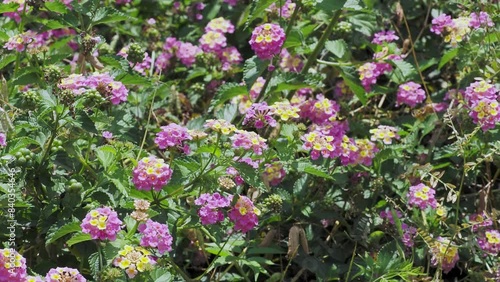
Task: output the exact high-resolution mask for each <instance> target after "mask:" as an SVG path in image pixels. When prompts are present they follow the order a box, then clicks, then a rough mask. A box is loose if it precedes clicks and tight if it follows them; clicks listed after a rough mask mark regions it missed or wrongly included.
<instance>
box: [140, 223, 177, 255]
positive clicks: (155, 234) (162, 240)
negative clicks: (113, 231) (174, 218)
mask: <svg viewBox="0 0 500 282" xmlns="http://www.w3.org/2000/svg"><path fill="white" fill-rule="evenodd" d="M138 230H139V233H141V234H142V237H141V243H140V244H141V246H143V247H152V248H157V249H158V252H159V253H160V254H164V253H165V252H169V251H171V250H172V241H173V238H172V235H170V231H169V230H168V225H166V224H161V223H159V222H156V221H153V220H151V219H149V220H148V221H147V222H146V223H143V224H141V225H139V227H138Z"/></svg>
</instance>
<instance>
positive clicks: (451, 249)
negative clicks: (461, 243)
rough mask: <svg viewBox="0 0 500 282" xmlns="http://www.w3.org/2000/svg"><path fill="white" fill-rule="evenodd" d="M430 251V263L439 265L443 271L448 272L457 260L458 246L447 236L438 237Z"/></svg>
mask: <svg viewBox="0 0 500 282" xmlns="http://www.w3.org/2000/svg"><path fill="white" fill-rule="evenodd" d="M431 253H432V258H431V263H432V265H433V266H438V265H440V266H441V268H442V269H443V272H444V273H448V272H450V270H451V269H452V268H453V267H455V264H456V263H457V261H458V260H459V257H458V247H457V246H455V245H454V244H453V243H452V242H451V241H450V240H449V239H447V238H443V237H438V238H437V240H436V241H435V243H434V245H433V247H432V249H431Z"/></svg>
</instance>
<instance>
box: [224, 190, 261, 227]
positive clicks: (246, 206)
mask: <svg viewBox="0 0 500 282" xmlns="http://www.w3.org/2000/svg"><path fill="white" fill-rule="evenodd" d="M259 214H260V211H259V210H258V209H257V208H256V207H255V206H254V205H253V202H252V200H250V199H249V198H247V197H245V196H241V195H240V197H239V198H238V201H237V202H236V204H235V205H234V207H233V208H232V209H231V210H230V211H229V213H228V217H229V220H231V221H232V222H234V230H236V231H238V230H240V231H241V232H243V233H246V232H248V231H250V230H252V229H253V228H254V227H255V226H257V224H258V223H259V218H258V217H257V216H258V215H259Z"/></svg>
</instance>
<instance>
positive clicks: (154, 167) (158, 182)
mask: <svg viewBox="0 0 500 282" xmlns="http://www.w3.org/2000/svg"><path fill="white" fill-rule="evenodd" d="M172 172H173V171H172V169H171V168H170V166H169V165H168V164H166V163H165V161H164V160H163V159H157V158H156V157H154V156H150V157H147V158H142V159H141V160H140V161H139V163H138V164H137V167H136V168H134V171H133V172H132V173H133V178H132V182H133V183H134V185H135V187H137V189H139V190H151V189H154V190H155V191H160V190H161V189H162V188H163V186H165V185H167V183H168V182H169V181H170V179H171V178H172Z"/></svg>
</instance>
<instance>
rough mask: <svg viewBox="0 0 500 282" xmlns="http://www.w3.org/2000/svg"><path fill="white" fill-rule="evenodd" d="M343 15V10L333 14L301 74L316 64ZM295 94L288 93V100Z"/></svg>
mask: <svg viewBox="0 0 500 282" xmlns="http://www.w3.org/2000/svg"><path fill="white" fill-rule="evenodd" d="M341 13H342V9H340V10H337V11H335V14H333V17H332V19H331V20H330V22H329V23H328V26H327V27H326V29H325V31H324V32H323V35H321V37H320V39H319V41H318V43H317V44H316V47H314V50H313V51H312V53H311V55H309V59H307V62H306V63H305V65H304V67H303V68H302V71H301V72H300V73H301V74H306V73H308V72H309V68H311V66H312V65H313V64H314V63H315V62H316V60H317V57H318V55H319V52H320V51H321V50H322V49H323V46H324V45H325V42H326V40H327V39H328V38H329V37H330V35H331V34H332V31H333V27H334V26H335V25H336V24H337V21H338V20H339V17H340V14H341ZM294 94H295V91H294V90H292V91H290V93H288V96H287V97H286V98H287V99H288V100H290V99H292V97H293V95H294Z"/></svg>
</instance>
